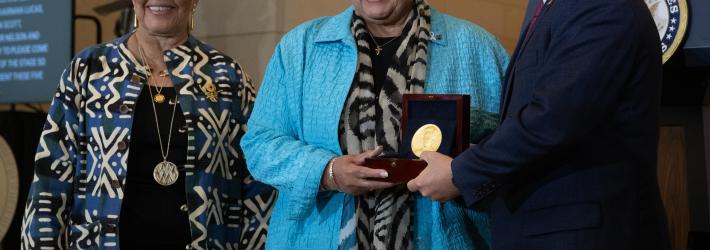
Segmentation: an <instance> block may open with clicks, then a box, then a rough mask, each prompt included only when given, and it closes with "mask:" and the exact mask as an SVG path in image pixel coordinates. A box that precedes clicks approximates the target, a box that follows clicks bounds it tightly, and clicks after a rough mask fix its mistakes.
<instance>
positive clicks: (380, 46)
mask: <svg viewBox="0 0 710 250" xmlns="http://www.w3.org/2000/svg"><path fill="white" fill-rule="evenodd" d="M367 34H368V35H370V38H372V42H373V43H375V47H376V48H375V55H376V56H379V55H380V53H381V52H382V49H383V48H384V47H385V46H387V45H388V44H390V43H391V42H393V41H394V40H397V38H399V37H393V38H392V39H390V40H389V41H387V42H386V43H383V44H382V45H379V44H377V40H376V39H375V37H373V36H372V34H370V32H367Z"/></svg>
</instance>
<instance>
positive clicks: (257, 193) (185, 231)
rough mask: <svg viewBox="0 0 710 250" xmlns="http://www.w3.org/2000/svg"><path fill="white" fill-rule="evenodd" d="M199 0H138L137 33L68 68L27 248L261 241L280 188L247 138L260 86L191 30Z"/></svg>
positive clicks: (39, 172)
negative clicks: (257, 168)
mask: <svg viewBox="0 0 710 250" xmlns="http://www.w3.org/2000/svg"><path fill="white" fill-rule="evenodd" d="M197 1H198V0H194V1H193V0H133V5H134V10H135V13H136V21H137V22H136V27H137V28H136V30H135V32H133V33H132V34H129V35H127V36H125V37H122V38H119V39H117V40H115V41H113V42H111V43H107V44H102V45H98V46H96V47H92V48H89V49H86V50H84V51H83V52H81V53H80V54H79V55H78V56H77V57H76V58H75V59H74V60H73V61H72V62H71V64H70V65H69V67H68V68H67V69H66V70H65V72H64V74H63V75H62V78H61V80H60V82H59V88H58V91H57V93H56V95H55V96H54V100H53V101H52V105H51V107H50V110H49V116H48V119H47V122H46V124H45V126H44V132H43V133H42V136H41V140H40V143H39V147H38V149H37V155H36V164H35V165H36V166H35V177H34V181H33V183H32V187H31V190H30V194H29V198H28V201H27V206H26V209H25V214H24V220H23V228H22V246H23V248H24V249H45V248H54V249H67V248H72V249H75V248H79V249H117V248H119V247H120V248H123V249H186V248H187V249H216V248H219V249H246V248H249V249H253V248H261V247H263V245H264V241H265V238H264V237H265V234H266V230H267V225H266V222H267V220H268V219H269V217H270V214H271V205H272V203H273V201H274V199H275V196H276V194H275V192H274V190H273V189H272V188H270V187H268V186H266V185H264V184H261V183H259V182H255V181H253V179H252V178H251V177H250V174H249V173H248V171H247V170H246V168H245V165H244V157H243V154H242V150H241V149H240V147H239V141H240V139H241V138H242V136H243V134H244V133H245V124H246V121H247V118H248V117H249V115H250V113H251V108H252V103H253V101H254V96H255V90H254V88H253V86H252V85H251V82H250V80H249V77H248V76H247V74H246V73H245V72H243V71H242V69H241V67H239V64H237V63H236V62H235V61H234V60H232V59H231V58H229V57H228V56H226V55H224V54H223V53H221V52H219V51H217V50H215V49H213V48H211V47H210V46H208V45H206V44H204V43H202V42H200V41H198V40H197V39H195V38H194V37H192V36H190V35H189V31H190V30H192V22H191V16H192V15H193V13H194V11H195V8H196V7H197ZM186 246H187V247H186Z"/></svg>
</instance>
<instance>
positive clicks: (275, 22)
mask: <svg viewBox="0 0 710 250" xmlns="http://www.w3.org/2000/svg"><path fill="white" fill-rule="evenodd" d="M428 1H429V3H430V4H431V5H432V6H433V7H434V8H436V9H437V10H439V11H442V12H445V13H447V14H450V15H453V16H456V17H459V18H462V19H466V20H468V21H471V22H473V23H476V24H478V25H480V26H482V27H483V28H485V29H487V30H488V31H490V32H491V33H493V34H494V35H495V36H496V37H498V39H500V41H501V43H502V44H503V45H504V46H505V48H506V49H507V50H508V51H509V52H512V50H513V49H515V43H516V42H517V39H518V33H519V31H520V27H521V25H522V20H523V17H524V15H525V8H526V6H527V1H521V0H428ZM350 3H351V0H259V1H255V0H236V1H235V0H203V1H201V2H200V6H199V10H198V12H197V16H196V20H197V23H196V28H195V31H194V35H196V36H197V37H199V38H201V39H203V40H204V41H206V42H207V43H209V44H211V45H213V46H215V47H216V48H217V49H220V50H222V51H224V52H225V53H227V54H229V55H231V56H232V57H234V58H235V59H237V60H238V61H239V62H240V63H241V64H242V66H243V67H244V68H246V70H247V72H249V73H250V74H251V75H252V77H253V78H254V80H255V83H256V84H257V85H259V84H260V83H261V79H262V76H263V74H264V71H265V69H266V65H267V64H268V61H269V58H270V57H271V54H272V52H273V49H274V47H275V46H276V44H277V43H278V41H279V39H280V38H281V36H283V34H285V33H286V32H288V31H289V30H291V29H292V28H294V27H295V26H297V25H298V24H300V23H303V22H305V21H307V20H310V19H313V18H316V17H320V16H326V15H336V14H338V13H340V12H341V11H343V10H344V9H345V8H347V7H348V6H349V5H350Z"/></svg>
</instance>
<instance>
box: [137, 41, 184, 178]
mask: <svg viewBox="0 0 710 250" xmlns="http://www.w3.org/2000/svg"><path fill="white" fill-rule="evenodd" d="M136 41H137V40H136ZM138 51H139V52H140V54H141V58H142V59H143V62H147V61H146V58H145V53H144V52H143V48H142V47H141V46H140V43H139V44H138ZM147 70H148V77H149V78H150V76H152V75H153V72H152V70H151V69H150V67H148V68H147ZM161 80H162V81H161V83H160V85H161V86H164V84H165V77H163V78H161ZM156 90H157V87H156ZM160 90H161V91H162V88H161V89H160ZM148 91H150V95H151V96H153V99H154V100H156V99H157V98H158V96H161V97H162V102H165V96H164V95H163V94H162V93H160V92H159V93H158V94H157V95H153V88H151V87H150V84H148ZM175 99H176V100H175V104H173V114H172V116H171V117H170V128H169V132H168V146H167V147H165V148H163V138H162V136H161V135H160V122H159V121H158V111H157V109H156V108H155V103H156V102H157V100H156V101H155V102H150V103H151V104H152V106H153V116H154V117H155V128H156V131H157V132H158V143H159V144H160V154H161V156H162V157H163V161H162V162H160V163H158V164H157V165H155V168H153V179H154V180H155V182H156V183H158V184H160V185H162V186H170V185H173V184H175V182H177V180H178V178H179V177H180V172H179V171H178V167H177V165H175V163H172V162H170V161H168V155H170V141H171V140H172V136H173V123H174V121H175V111H176V110H177V106H178V103H177V95H176V96H175ZM162 102H158V103H162Z"/></svg>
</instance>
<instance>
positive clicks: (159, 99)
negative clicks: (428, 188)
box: [148, 70, 168, 104]
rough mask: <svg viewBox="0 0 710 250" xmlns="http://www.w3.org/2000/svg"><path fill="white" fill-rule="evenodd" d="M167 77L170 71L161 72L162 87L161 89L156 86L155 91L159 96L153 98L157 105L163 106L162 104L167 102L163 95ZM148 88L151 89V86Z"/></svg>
mask: <svg viewBox="0 0 710 250" xmlns="http://www.w3.org/2000/svg"><path fill="white" fill-rule="evenodd" d="M167 76H168V71H167V70H163V71H161V72H160V77H161V81H160V82H161V83H160V85H161V86H160V87H158V86H155V91H156V92H157V94H155V95H154V96H153V101H154V102H156V103H158V104H161V103H164V102H165V95H163V87H165V78H166V77H167ZM148 87H150V86H148Z"/></svg>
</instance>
